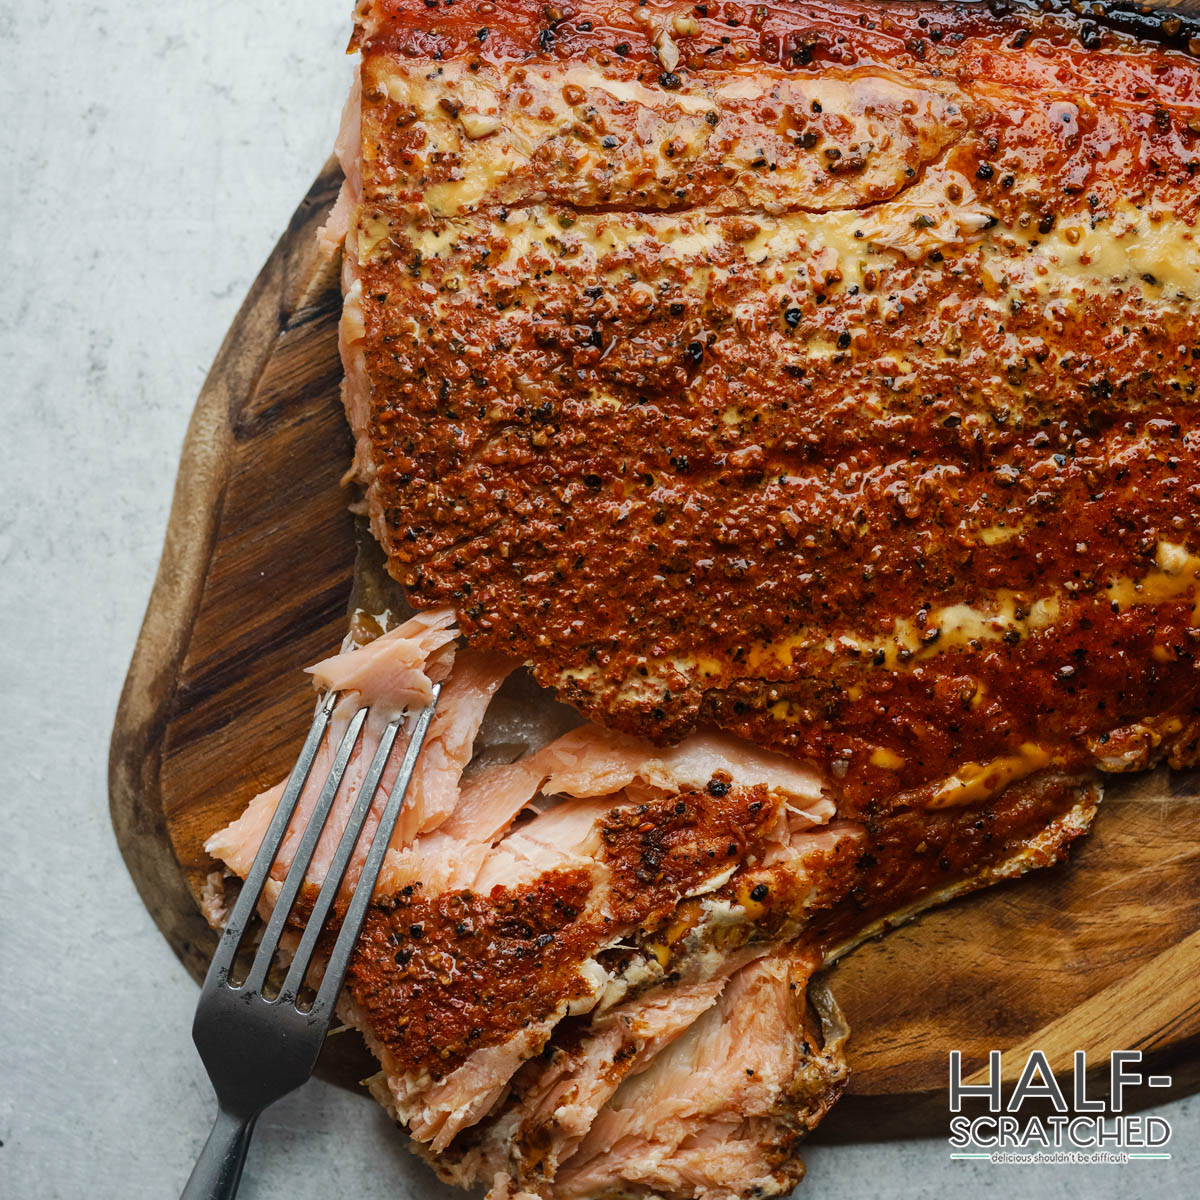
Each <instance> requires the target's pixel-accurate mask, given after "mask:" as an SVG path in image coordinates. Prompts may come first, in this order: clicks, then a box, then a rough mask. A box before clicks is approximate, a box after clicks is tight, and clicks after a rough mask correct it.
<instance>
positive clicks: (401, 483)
mask: <svg viewBox="0 0 1200 1200" xmlns="http://www.w3.org/2000/svg"><path fill="white" fill-rule="evenodd" d="M1197 33H1200V31H1198V30H1196V29H1195V28H1193V27H1191V26H1189V25H1188V24H1187V23H1186V22H1183V21H1179V20H1178V19H1177V18H1173V17H1160V16H1156V15H1154V14H1144V13H1142V14H1131V13H1125V14H1113V15H1112V17H1111V19H1108V18H1106V19H1103V20H1102V19H1099V18H1095V17H1094V15H1093V9H1092V8H1091V7H1090V6H1089V8H1088V15H1087V16H1086V17H1077V16H1075V15H1072V13H1071V12H1070V11H1069V10H1068V6H1066V5H1063V6H1055V5H1051V6H1045V5H1038V6H1036V7H1035V6H1033V5H1025V4H1016V3H996V4H986V5H985V4H970V3H962V4H929V3H894V4H886V5H883V4H872V3H865V2H864V3H856V2H854V0H844V2H836V3H835V2H832V0H812V2H809V3H782V2H780V0H775V2H773V3H764V4H738V3H720V4H698V5H691V6H689V5H686V4H682V3H668V2H667V0H649V2H647V3H635V2H633V0H623V2H617V0H607V2H606V0H581V2H579V3H572V4H565V5H561V6H553V5H549V6H547V5H543V4H534V3H531V2H529V0H517V2H513V3H507V4H492V3H483V2H476V0H454V2H453V3H452V2H450V0H441V2H437V0H373V2H372V0H367V2H364V3H362V4H360V5H359V7H358V10H357V22H356V32H355V36H354V41H353V48H355V49H356V50H358V51H359V52H360V54H361V66H360V71H359V75H358V78H357V80H356V84H355V88H354V91H353V93H352V96H351V99H350V102H349V104H348V106H347V110H346V119H345V123H344V127H343V131H342V135H341V137H340V139H339V146H338V149H339V154H340V156H341V159H342V162H343V166H344V168H345V173H346V186H345V188H344V190H343V194H342V196H341V198H340V200H339V202H338V205H337V208H336V209H335V211H334V213H333V214H332V216H331V218H330V222H329V224H328V226H327V228H326V230H325V233H324V237H325V240H326V242H327V244H328V245H329V246H330V247H334V246H336V245H339V244H343V243H344V254H343V272H344V290H345V296H346V302H345V312H344V317H343V320H342V323H341V330H340V339H341V350H342V356H343V360H344V363H345V369H346V388H345V398H346V406H347V413H348V416H349V419H350V423H351V425H352V427H353V429H354V432H355V438H356V451H355V468H354V470H355V474H356V475H357V477H358V479H359V480H360V481H361V483H362V484H363V486H364V488H365V496H366V508H367V511H368V512H369V514H370V519H371V524H372V528H373V531H374V533H375V535H376V537H377V538H378V540H379V542H380V544H381V545H382V547H383V549H384V551H385V552H386V555H387V560H388V568H389V570H390V571H391V573H392V575H393V576H394V577H395V579H396V580H398V581H399V582H400V583H401V584H403V585H404V587H405V589H406V590H407V593H408V595H409V597H410V598H411V599H412V601H413V602H414V603H415V604H416V606H417V607H418V608H419V609H420V610H421V612H419V613H418V615H417V616H416V617H413V618H412V619H411V620H409V621H407V622H402V623H400V624H398V625H396V621H395V619H394V618H393V617H392V616H391V614H387V616H386V617H385V615H384V614H382V613H380V614H378V616H379V620H378V622H374V621H373V620H370V619H368V620H367V621H366V624H368V625H372V626H373V631H374V632H375V633H378V632H379V631H380V628H384V627H388V626H392V625H395V628H390V629H389V630H388V632H387V633H385V634H384V635H383V636H382V637H380V638H379V639H378V640H377V641H375V642H373V643H372V644H371V645H370V646H368V647H367V648H366V649H365V650H358V651H354V652H353V653H349V654H346V655H342V656H338V657H336V658H334V659H332V660H329V661H327V662H326V663H323V664H320V666H319V667H318V668H317V669H316V674H315V679H316V680H317V682H318V683H322V684H323V685H325V686H335V687H339V688H342V689H345V690H346V691H347V693H348V698H347V699H346V700H345V701H344V702H343V704H344V705H345V711H346V712H347V713H348V712H350V711H352V710H353V709H354V708H356V707H357V706H358V705H359V704H362V703H368V704H370V705H371V708H372V711H373V712H375V711H378V713H380V714H382V716H381V718H380V719H383V716H386V715H387V714H392V713H395V712H396V711H398V710H399V709H400V708H401V707H403V706H404V705H405V704H406V703H414V702H415V700H414V698H415V699H416V700H419V698H420V697H422V696H424V695H427V692H428V688H429V687H430V686H431V685H432V681H434V680H435V679H437V680H444V690H443V692H442V700H441V703H440V705H439V713H438V718H437V721H436V722H435V726H434V728H433V729H431V732H430V739H429V741H428V743H427V745H426V747H425V750H424V752H423V754H422V757H421V761H420V764H419V767H418V773H417V779H416V785H415V787H414V789H413V793H412V796H411V797H410V799H409V802H408V803H407V804H406V806H405V811H404V813H403V814H402V817H401V820H400V821H399V822H398V825H397V830H396V834H395V836H394V839H393V843H392V845H391V848H390V850H389V853H388V856H387V861H386V864H385V868H384V871H383V872H382V874H381V877H380V883H379V885H378V892H377V895H376V898H375V900H376V903H375V905H374V906H373V908H372V911H371V913H370V915H369V917H368V919H367V922H366V925H365V927H364V932H363V938H362V942H361V944H360V947H359V950H358V952H357V954H356V956H355V959H354V961H353V963H352V965H351V968H350V972H349V974H348V977H347V990H346V994H345V996H344V999H343V1005H342V1012H343V1016H344V1017H345V1019H346V1020H347V1021H348V1022H350V1023H352V1024H354V1025H355V1026H356V1027H358V1028H359V1029H361V1030H362V1031H363V1034H364V1036H365V1038H366V1040H367V1043H368V1045H369V1046H370V1047H371V1049H372V1050H373V1051H374V1053H375V1054H376V1055H377V1056H378V1058H379V1061H380V1067H381V1069H380V1073H379V1075H378V1076H376V1077H375V1078H374V1079H373V1080H372V1081H371V1088H372V1091H373V1093H374V1094H375V1095H376V1096H377V1097H378V1098H379V1100H380V1101H381V1103H383V1104H384V1105H385V1107H387V1109H388V1110H389V1111H390V1112H391V1113H392V1114H393V1115H394V1116H395V1117H396V1118H397V1119H398V1120H399V1121H401V1122H402V1123H403V1124H404V1125H405V1126H406V1127H407V1128H408V1129H409V1131H410V1132H411V1133H412V1135H413V1137H414V1139H415V1141H416V1144H417V1146H418V1148H419V1149H420V1151H421V1152H422V1153H424V1154H426V1155H427V1156H429V1157H430V1159H431V1161H433V1163H434V1165H435V1167H436V1168H437V1170H438V1171H439V1173H440V1174H441V1175H442V1176H443V1177H444V1178H446V1179H448V1180H450V1181H452V1182H455V1183H458V1184H461V1185H463V1186H475V1185H478V1184H481V1183H482V1184H486V1185H488V1186H490V1187H491V1189H492V1196H493V1200H504V1198H505V1197H510V1196H511V1197H523V1198H525V1200H532V1197H535V1196H536V1197H539V1198H540V1200H591V1198H593V1197H596V1198H599V1197H608V1196H615V1195H619V1196H623V1197H647V1198H648V1197H651V1196H658V1197H668V1198H671V1200H733V1198H734V1197H745V1196H751V1195H755V1196H772V1195H781V1194H784V1193H786V1192H787V1191H789V1190H790V1189H791V1188H792V1187H793V1186H794V1185H795V1184H796V1183H797V1182H798V1181H799V1179H800V1177H801V1176H802V1174H803V1163H802V1161H801V1158H800V1155H799V1152H798V1147H799V1144H800V1142H801V1140H802V1139H803V1137H804V1136H805V1134H806V1133H807V1132H808V1131H809V1130H811V1129H812V1128H813V1127H814V1126H815V1125H816V1124H817V1122H819V1121H820V1120H821V1118H822V1117H823V1115H824V1114H825V1113H826V1112H827V1111H828V1109H829V1107H830V1106H831V1105H832V1104H833V1103H834V1102H835V1101H836V1099H837V1097H838V1095H839V1094H840V1092H841V1090H842V1088H843V1087H844V1084H845V1080H846V1077H847V1066H846V1058H845V1047H844V1043H845V1039H846V1033H847V1031H846V1029H845V1027H844V1023H843V1022H841V1020H840V1018H839V1015H838V1013H837V1008H836V1004H835V1003H834V1002H833V1000H832V998H831V997H830V996H829V995H828V994H827V993H826V992H825V991H824V990H823V989H822V988H821V987H820V986H819V985H816V984H813V983H811V982H810V981H811V980H812V976H813V973H814V971H816V970H817V968H818V967H819V966H821V965H823V964H827V963H830V962H832V961H834V960H836V958H837V957H838V956H840V955H841V954H844V953H846V952H847V951H848V950H849V949H851V948H852V947H853V946H854V945H856V944H858V942H860V941H861V940H862V939H863V938H864V937H866V936H869V935H871V934H872V933H877V932H881V931H883V930H885V929H887V928H890V927H891V925H893V924H895V923H896V922H897V921H899V920H903V919H905V918H907V917H910V916H912V915H914V914H915V913H917V912H919V911H921V910H922V909H923V908H926V907H928V906H929V905H931V904H934V903H938V902H941V901H943V900H946V899H949V898H951V897H952V896H955V895H960V894H962V893H964V892H966V891H969V890H972V889H974V888H978V887H982V886H986V885H988V884H990V883H993V882H996V881H997V880H1000V879H1006V878H1011V877H1013V876H1015V875H1019V874H1021V873H1022V872H1024V871H1025V870H1028V869H1030V868H1034V867H1042V866H1047V865H1050V864H1051V863H1054V862H1057V861H1061V859H1062V858H1063V857H1064V856H1065V855H1066V853H1067V851H1068V849H1069V847H1070V845H1071V843H1072V842H1073V841H1074V839H1076V838H1077V837H1079V836H1080V835H1081V834H1083V833H1084V832H1086V830H1087V828H1088V827H1089V825H1090V822H1091V821H1092V819H1093V818H1094V816H1095V813H1096V809H1097V803H1098V801H1099V798H1100V785H1099V773H1101V772H1106V771H1120V770H1136V769H1144V768H1146V767H1148V766H1150V765H1151V764H1153V763H1154V762H1156V761H1158V760H1160V759H1164V758H1165V759H1167V760H1168V761H1170V762H1171V763H1172V764H1174V765H1183V764H1186V763H1190V762H1193V761H1195V758H1196V745H1197V730H1198V728H1200V727H1198V725H1197V707H1196V705H1197V701H1196V695H1197V682H1198V681H1197V678H1196V663H1195V646H1196V643H1197V640H1198V638H1200V620H1198V609H1197V603H1198V600H1200V597H1197V594H1196V593H1197V582H1198V572H1200V538H1198V536H1197V517H1196V506H1197V501H1198V499H1200V465H1198V464H1200V458H1198V457H1197V454H1196V451H1197V448H1200V425H1198V423H1197V419H1196V415H1195V412H1196V405H1195V400H1196V379H1197V373H1198V371H1200V366H1198V364H1200V247H1198V245H1197V236H1198V230H1197V225H1196V218H1197V213H1198V211H1200V180H1198V179H1197V171H1198V167H1200V62H1198V59H1197V57H1196V56H1195V55H1196V54H1197V53H1200V41H1195V40H1194V39H1195V38H1196V36H1197ZM1150 34H1153V35H1154V37H1153V38H1151V37H1149V36H1148V35H1150ZM392 611H393V612H394V611H396V609H393V610H392ZM360 616H361V614H360ZM524 665H527V666H528V668H529V670H530V671H531V673H532V676H533V677H534V679H536V681H537V682H538V683H539V684H541V685H543V686H544V687H545V688H546V689H548V691H547V693H546V695H547V696H548V695H549V694H550V693H551V692H552V693H553V694H556V695H557V696H558V697H560V698H561V699H564V700H567V701H569V702H570V704H572V705H574V706H575V708H576V709H578V710H579V712H580V713H582V715H583V717H584V718H586V721H585V723H584V724H582V725H579V724H578V718H572V717H571V716H570V710H568V709H566V708H564V707H563V706H562V705H556V704H554V703H553V702H552V701H550V700H549V699H546V698H544V697H543V699H542V700H539V701H537V707H536V712H537V713H538V714H541V715H540V716H539V717H538V722H537V735H536V736H531V735H528V724H529V721H530V718H531V714H532V713H533V712H534V711H535V710H534V709H532V708H530V707H529V705H530V702H531V699H532V698H533V696H534V694H535V692H534V689H533V687H532V685H531V684H530V683H529V682H528V679H525V680H524V682H522V679H523V672H522V670H521V668H522V667H523V666H524ZM522 704H524V706H525V707H524V708H522ZM564 714H567V715H566V716H565V717H564ZM572 724H576V725H577V727H575V728H571V727H570V726H571V725H572ZM375 736H377V731H376V730H374V729H373V728H368V730H367V736H366V744H365V745H364V746H363V747H362V748H361V749H360V751H359V758H358V759H356V760H355V762H354V763H352V765H351V769H350V778H349V782H348V785H347V792H348V794H347V795H345V796H342V797H339V801H338V805H337V806H336V807H335V812H334V814H333V818H332V820H331V827H330V830H328V831H327V833H326V838H325V841H324V842H323V844H322V846H321V847H319V848H318V854H317V856H316V860H315V863H314V869H313V880H312V881H313V882H314V883H316V882H319V879H320V877H321V875H322V873H323V870H324V868H325V865H326V863H327V861H328V857H329V854H328V850H329V847H330V846H332V844H333V840H334V839H336V836H337V834H338V832H340V824H341V823H342V822H343V821H344V814H345V811H346V810H347V809H348V808H349V807H350V805H351V804H352V803H353V799H352V797H353V792H354V790H355V788H356V787H357V786H358V781H359V778H360V776H361V773H362V770H363V769H364V764H365V763H366V762H367V761H369V758H370V755H371V753H372V751H373V748H374V746H373V743H372V738H373V737H375ZM330 752H331V751H330V747H328V746H327V747H326V748H325V750H324V753H325V754H328V753H330ZM398 752H399V751H398ZM278 794H279V791H278V789H275V790H274V791H272V792H267V793H264V794H263V796H260V797H259V798H257V799H256V800H255V801H254V802H253V803H252V805H251V806H250V808H249V809H248V810H247V812H246V813H245V814H243V815H242V816H241V817H240V818H239V819H238V820H237V821H234V822H233V823H232V824H231V825H230V826H229V827H228V828H226V829H225V830H222V831H220V832H219V833H217V834H216V835H214V837H213V838H212V839H211V840H210V842H209V849H210V852H211V853H212V854H213V855H214V856H215V857H216V858H218V859H219V860H221V861H222V862H223V863H224V864H225V865H226V866H227V867H228V869H229V870H230V871H231V872H232V873H234V874H241V873H244V871H245V869H246V867H247V866H248V864H249V862H250V861H251V860H252V858H253V855H254V851H255V850H256V849H257V846H258V843H259V841H261V837H262V830H263V829H264V828H265V827H266V824H267V823H268V822H269V820H270V817H271V814H272V813H273V812H274V808H275V805H276V803H277V802H278ZM311 803H312V797H311V796H308V795H304V796H302V797H301V804H300V808H301V815H300V817H298V818H297V823H296V826H295V828H294V829H293V831H292V837H291V839H290V840H289V841H287V842H285V855H284V857H285V858H286V855H287V847H289V846H291V845H292V844H294V839H295V836H296V833H297V832H298V829H299V825H300V823H301V822H302V820H303V819H304V813H305V812H306V811H307V810H308V809H309V808H311ZM355 875H356V864H352V866H351V870H350V878H351V879H353V878H354V877H355ZM218 892H219V888H217V887H215V888H214V893H213V894H214V898H216V896H217V894H218ZM272 898H273V896H272V892H271V891H270V890H268V892H267V894H266V899H265V903H266V904H267V905H269V904H270V903H271V901H272ZM213 915H214V917H217V918H219V912H217V911H216V910H215V909H214V910H213ZM810 999H811V1000H812V1001H813V1008H812V1009H811V1010H810V1007H809V1004H808V1001H809V1000H810Z"/></svg>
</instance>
